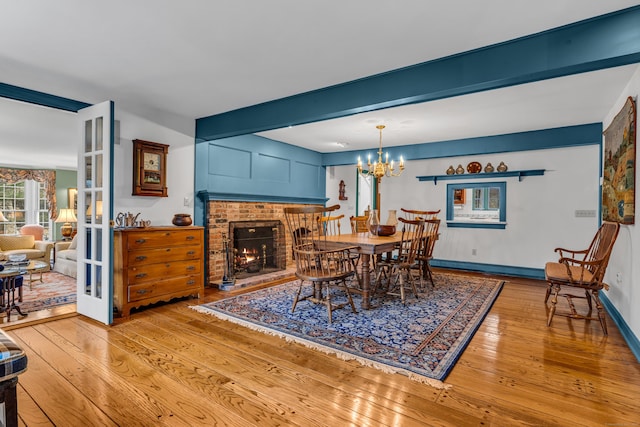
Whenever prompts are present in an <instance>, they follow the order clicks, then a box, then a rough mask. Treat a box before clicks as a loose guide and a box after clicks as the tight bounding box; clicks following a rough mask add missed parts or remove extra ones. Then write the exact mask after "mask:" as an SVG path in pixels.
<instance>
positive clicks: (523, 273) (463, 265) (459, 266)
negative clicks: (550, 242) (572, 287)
mask: <svg viewBox="0 0 640 427" xmlns="http://www.w3.org/2000/svg"><path fill="white" fill-rule="evenodd" d="M430 264H431V266H433V267H440V268H449V269H452V270H465V271H477V272H481V273H490V274H503V275H505V276H514V277H526V278H528V279H540V280H544V269H542V268H529V267H514V266H508V265H497V264H482V263H477V262H462V261H449V260H443V259H434V260H432V261H431V262H430Z"/></svg>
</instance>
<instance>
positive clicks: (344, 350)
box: [192, 273, 503, 387]
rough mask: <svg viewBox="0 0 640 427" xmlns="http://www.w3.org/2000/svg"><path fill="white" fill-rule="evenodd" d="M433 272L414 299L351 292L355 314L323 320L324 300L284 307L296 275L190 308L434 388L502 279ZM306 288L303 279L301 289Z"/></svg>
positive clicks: (339, 313)
mask: <svg viewBox="0 0 640 427" xmlns="http://www.w3.org/2000/svg"><path fill="white" fill-rule="evenodd" d="M434 279H435V283H436V286H435V287H432V286H431V285H430V284H425V286H424V289H423V290H422V291H421V292H420V293H419V298H418V299H417V300H416V299H415V298H414V297H413V295H412V294H410V295H409V296H407V303H406V306H403V305H402V303H401V302H400V299H399V298H397V297H391V296H388V297H386V298H384V299H382V300H376V301H375V302H376V303H379V305H378V306H377V307H376V308H373V309H371V310H362V309H361V308H360V297H359V296H354V301H355V303H356V307H357V309H358V313H357V314H354V313H353V312H352V311H351V310H350V309H349V308H343V309H339V310H336V311H334V313H333V323H331V324H329V323H328V319H327V311H326V307H325V306H324V305H321V304H314V303H312V302H311V301H309V300H306V301H302V302H299V303H298V306H297V307H296V311H295V312H294V313H291V303H292V301H293V298H294V294H295V292H296V290H297V286H298V285H297V283H298V282H297V281H292V282H288V283H284V284H282V285H276V286H273V287H270V288H266V289H261V290H258V291H255V292H250V293H246V294H243V295H238V296H235V297H231V298H227V299H224V300H221V301H216V302H212V303H208V304H203V305H199V306H193V307H192V308H193V309H195V310H197V311H200V312H202V313H207V314H211V315H214V316H217V317H219V318H222V319H225V320H229V321H231V322H235V323H238V324H241V325H244V326H246V327H249V328H251V329H255V330H258V331H261V332H264V333H268V334H273V335H277V336H280V337H283V338H285V339H287V340H291V341H295V342H299V343H302V344H304V345H306V346H309V347H312V348H314V349H318V350H320V351H324V352H326V353H330V354H336V355H337V356H338V357H340V358H343V359H346V360H350V359H355V360H358V361H359V362H360V363H362V364H364V365H367V366H373V367H376V368H378V369H381V370H384V371H385V372H396V373H402V374H405V375H408V376H409V377H410V378H412V379H414V380H418V381H422V382H425V383H428V384H431V385H434V386H436V387H437V386H443V384H442V383H441V381H442V380H444V378H445V377H446V376H447V375H448V373H449V371H450V370H451V369H452V368H453V366H454V364H455V362H456V361H457V360H458V358H459V357H460V355H461V354H462V352H463V350H464V349H465V347H466V346H467V344H468V343H469V341H470V340H471V338H472V337H473V334H474V333H475V331H476V330H477V328H478V327H479V326H480V324H481V323H482V320H483V319H484V317H485V316H486V315H487V313H488V312H489V310H490V309H491V306H492V304H493V302H494V301H495V299H496V298H497V296H498V294H499V293H500V290H501V289H502V285H503V282H502V281H500V280H494V279H488V278H482V277H469V276H462V275H456V274H443V273H436V274H435V275H434ZM309 290H310V285H305V288H304V289H303V293H305V292H306V293H308V292H309ZM336 302H340V301H339V300H338V298H336Z"/></svg>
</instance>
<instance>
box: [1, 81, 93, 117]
mask: <svg viewBox="0 0 640 427" xmlns="http://www.w3.org/2000/svg"><path fill="white" fill-rule="evenodd" d="M0 97H3V98H9V99H15V100H16V101H22V102H29V103H31V104H37V105H42V106H45V107H50V108H57V109H59V110H65V111H73V112H74V113H77V112H78V110H81V109H83V108H86V107H89V106H91V104H87V103H86V102H81V101H75V100H73V99H69V98H63V97H61V96H56V95H50V94H48V93H44V92H38V91H37V90H31V89H26V88H23V87H19V86H13V85H10V84H6V83H0Z"/></svg>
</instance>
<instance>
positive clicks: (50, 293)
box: [16, 271, 76, 313]
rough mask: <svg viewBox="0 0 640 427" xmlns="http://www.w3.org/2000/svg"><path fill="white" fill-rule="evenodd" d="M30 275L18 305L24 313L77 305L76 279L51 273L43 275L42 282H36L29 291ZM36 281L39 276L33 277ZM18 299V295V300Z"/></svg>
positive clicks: (26, 276) (25, 282) (26, 277)
mask: <svg viewBox="0 0 640 427" xmlns="http://www.w3.org/2000/svg"><path fill="white" fill-rule="evenodd" d="M28 277H29V275H25V276H24V278H25V280H24V285H22V286H23V289H22V302H18V303H17V304H18V305H19V306H20V309H21V310H22V312H23V313H31V312H33V311H38V310H45V309H47V308H52V307H56V306H59V305H65V304H75V302H76V279H75V278H73V277H69V276H65V275H64V274H60V273H57V272H55V271H50V272H47V273H42V282H40V281H39V280H38V281H34V282H33V283H32V285H31V289H29V283H28V280H27V279H28ZM33 278H34V279H39V278H40V275H39V274H37V273H36V274H34V275H33ZM17 299H18V297H17V295H16V300H17Z"/></svg>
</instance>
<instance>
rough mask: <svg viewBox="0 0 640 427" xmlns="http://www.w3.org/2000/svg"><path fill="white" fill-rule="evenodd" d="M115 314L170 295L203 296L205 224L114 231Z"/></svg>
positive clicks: (126, 312) (167, 297)
mask: <svg viewBox="0 0 640 427" xmlns="http://www.w3.org/2000/svg"><path fill="white" fill-rule="evenodd" d="M113 252H114V254H113V268H114V277H113V287H114V289H113V299H114V307H115V308H116V310H117V313H116V315H118V316H122V317H126V316H129V314H130V312H131V309H132V308H137V307H141V306H143V305H147V304H153V303H156V302H158V301H169V300H170V299H172V298H178V297H186V296H197V297H200V298H202V297H204V228H203V227H195V226H190V227H173V226H166V227H148V228H126V229H120V230H115V231H114V238H113Z"/></svg>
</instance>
